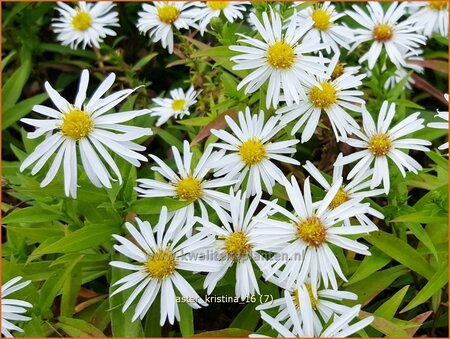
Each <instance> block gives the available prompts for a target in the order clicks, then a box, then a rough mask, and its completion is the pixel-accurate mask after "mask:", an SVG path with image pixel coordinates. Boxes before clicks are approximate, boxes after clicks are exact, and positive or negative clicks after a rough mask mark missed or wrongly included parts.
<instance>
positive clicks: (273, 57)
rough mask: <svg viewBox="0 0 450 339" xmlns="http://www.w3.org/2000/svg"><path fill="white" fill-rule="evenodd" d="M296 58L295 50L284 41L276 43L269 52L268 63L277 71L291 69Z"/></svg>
mask: <svg viewBox="0 0 450 339" xmlns="http://www.w3.org/2000/svg"><path fill="white" fill-rule="evenodd" d="M294 58H295V54H294V49H293V48H292V47H291V45H289V44H288V43H286V42H284V41H279V42H276V43H274V44H273V45H272V46H270V47H269V49H268V51H267V62H268V63H269V65H270V66H272V67H273V68H276V69H279V68H281V69H288V68H291V67H292V64H293V63H294Z"/></svg>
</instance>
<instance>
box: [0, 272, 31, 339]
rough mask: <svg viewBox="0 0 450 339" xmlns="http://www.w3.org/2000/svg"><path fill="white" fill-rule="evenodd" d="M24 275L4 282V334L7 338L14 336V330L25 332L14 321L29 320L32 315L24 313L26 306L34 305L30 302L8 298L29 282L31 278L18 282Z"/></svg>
mask: <svg viewBox="0 0 450 339" xmlns="http://www.w3.org/2000/svg"><path fill="white" fill-rule="evenodd" d="M21 279H22V277H15V278H13V279H11V280H9V281H7V282H5V283H4V284H2V335H3V336H5V337H7V338H12V337H13V335H12V334H11V332H12V331H17V332H23V330H22V329H21V328H20V327H18V326H17V325H14V324H13V323H12V321H28V320H31V318H30V317H27V316H24V315H22V314H23V313H25V312H27V309H26V307H28V308H29V307H33V305H31V304H30V303H29V302H27V301H23V300H18V299H6V297H7V296H8V295H10V294H11V293H14V292H16V291H19V290H21V289H22V288H24V287H25V286H27V285H28V284H30V282H31V281H30V280H28V281H24V282H21V283H20V284H16V283H17V282H19V281H20V280H21Z"/></svg>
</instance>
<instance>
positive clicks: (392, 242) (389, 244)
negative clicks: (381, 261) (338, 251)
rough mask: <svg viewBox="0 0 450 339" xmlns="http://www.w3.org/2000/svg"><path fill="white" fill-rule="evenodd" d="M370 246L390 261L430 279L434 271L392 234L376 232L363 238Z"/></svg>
mask: <svg viewBox="0 0 450 339" xmlns="http://www.w3.org/2000/svg"><path fill="white" fill-rule="evenodd" d="M364 238H365V239H366V240H367V241H368V242H370V243H371V244H372V245H374V246H375V247H377V248H378V249H380V250H381V251H383V252H384V253H386V254H387V255H388V256H390V257H391V258H392V259H394V260H396V261H398V262H399V263H401V264H403V265H405V266H406V267H408V268H410V269H411V270H413V271H414V272H417V273H419V274H420V275H422V276H424V277H425V278H427V279H431V277H432V276H433V275H434V273H435V270H434V269H433V268H432V267H431V266H430V264H429V263H428V262H427V261H426V260H425V259H424V258H423V257H422V256H421V255H420V254H419V252H417V251H416V250H415V249H414V248H413V247H411V246H410V245H408V244H407V243H405V242H403V241H402V240H401V239H399V238H397V237H395V236H394V235H392V234H389V233H386V232H382V231H378V232H376V233H373V234H371V235H368V236H365V237H364Z"/></svg>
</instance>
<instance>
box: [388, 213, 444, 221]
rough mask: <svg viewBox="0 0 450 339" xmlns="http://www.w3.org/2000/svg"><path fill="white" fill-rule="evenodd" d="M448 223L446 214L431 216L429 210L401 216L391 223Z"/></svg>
mask: <svg viewBox="0 0 450 339" xmlns="http://www.w3.org/2000/svg"><path fill="white" fill-rule="evenodd" d="M447 221H448V215H446V214H444V213H442V214H435V215H431V214H430V211H427V210H423V211H420V212H415V213H410V214H405V215H400V216H398V217H396V218H395V219H393V220H391V222H419V223H422V224H431V223H433V224H447Z"/></svg>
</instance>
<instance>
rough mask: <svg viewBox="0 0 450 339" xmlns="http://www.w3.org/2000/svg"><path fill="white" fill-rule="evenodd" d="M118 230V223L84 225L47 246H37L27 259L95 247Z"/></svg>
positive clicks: (107, 240) (106, 240) (109, 238)
mask: <svg viewBox="0 0 450 339" xmlns="http://www.w3.org/2000/svg"><path fill="white" fill-rule="evenodd" d="M119 230H120V229H119V227H118V225H116V226H114V225H110V224H108V223H107V224H99V225H89V226H85V227H83V228H81V229H79V230H76V231H75V232H72V233H69V234H68V235H66V236H65V237H64V238H62V239H59V240H57V241H56V242H54V243H52V244H50V245H48V246H45V247H42V248H38V249H37V250H35V251H34V252H33V253H32V255H31V256H30V257H29V261H31V260H34V259H36V258H37V257H40V256H42V255H44V254H49V253H70V252H78V251H82V250H85V249H88V248H95V247H97V246H99V245H102V244H104V243H106V242H109V241H111V240H112V234H113V233H118V232H119Z"/></svg>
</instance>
